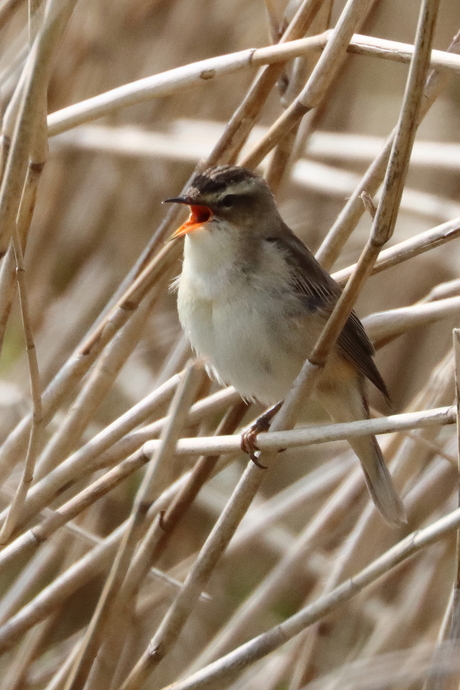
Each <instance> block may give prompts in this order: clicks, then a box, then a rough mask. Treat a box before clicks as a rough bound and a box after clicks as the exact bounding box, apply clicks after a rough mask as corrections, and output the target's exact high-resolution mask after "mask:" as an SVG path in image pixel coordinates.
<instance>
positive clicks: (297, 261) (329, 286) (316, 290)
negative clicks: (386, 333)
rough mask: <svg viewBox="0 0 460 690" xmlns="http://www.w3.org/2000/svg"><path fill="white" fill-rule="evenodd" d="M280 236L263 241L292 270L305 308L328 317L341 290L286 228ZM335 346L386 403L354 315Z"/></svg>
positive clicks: (367, 343)
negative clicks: (284, 259) (268, 244)
mask: <svg viewBox="0 0 460 690" xmlns="http://www.w3.org/2000/svg"><path fill="white" fill-rule="evenodd" d="M283 235H284V236H283ZM283 235H281V236H276V237H267V238H266V240H267V241H269V242H273V243H274V244H276V245H277V246H278V247H279V249H280V250H281V251H282V252H283V254H284V256H285V257H286V260H287V261H288V263H289V264H290V266H291V267H292V273H293V276H294V281H293V283H294V287H295V289H296V290H297V291H298V294H299V297H300V298H301V300H302V302H303V303H304V305H305V308H306V309H307V310H308V311H322V312H324V314H325V316H328V315H329V314H331V312H332V310H333V308H334V306H335V304H336V302H337V300H338V298H339V296H340V293H341V289H340V287H339V286H338V285H337V283H336V282H335V280H334V279H333V278H331V276H330V275H329V273H327V271H325V270H324V268H322V266H321V265H320V264H319V263H318V261H317V260H316V259H315V257H314V256H313V254H312V253H311V252H310V250H309V249H308V248H307V247H306V246H305V245H304V244H303V242H301V240H299V238H298V237H296V235H294V233H293V232H292V231H291V230H290V229H289V228H288V227H287V226H286V228H285V232H283ZM288 240H289V241H288ZM337 344H338V346H339V348H340V349H341V351H342V354H343V355H344V357H346V358H347V359H348V360H350V361H351V362H353V364H354V365H355V366H356V368H357V369H359V371H361V372H362V373H363V374H364V375H365V376H366V377H367V378H368V379H369V380H370V381H372V383H373V384H374V385H375V386H376V387H377V388H378V389H379V390H380V391H381V392H382V393H383V395H384V396H385V398H387V400H389V395H388V391H387V388H386V386H385V382H384V380H383V379H382V376H381V374H380V372H379V370H378V369H377V367H376V365H375V363H374V360H373V359H372V356H373V354H374V348H373V346H372V343H371V341H370V340H369V338H368V336H367V334H366V331H365V330H364V327H363V325H362V323H361V321H360V320H359V318H358V317H357V316H356V314H355V312H352V313H351V314H350V316H349V317H348V320H347V322H346V324H345V326H344V328H343V331H342V332H341V334H340V335H339V338H338V340H337Z"/></svg>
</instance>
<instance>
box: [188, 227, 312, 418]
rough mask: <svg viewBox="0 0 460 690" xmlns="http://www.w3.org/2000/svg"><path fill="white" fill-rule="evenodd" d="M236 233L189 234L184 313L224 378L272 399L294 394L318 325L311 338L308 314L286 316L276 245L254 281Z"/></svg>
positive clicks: (193, 338) (245, 392)
mask: <svg viewBox="0 0 460 690" xmlns="http://www.w3.org/2000/svg"><path fill="white" fill-rule="evenodd" d="M229 238H230V235H229V234H228V233H225V232H213V233H210V232H209V231H207V230H205V229H203V230H198V231H195V232H193V234H191V236H186V238H185V246H184V263H183V269H182V274H181V276H180V279H179V293H178V310H179V318H180V321H181V324H182V327H183V329H184V331H185V334H186V336H187V338H188V339H189V341H190V343H191V345H192V347H193V349H194V350H195V351H196V353H197V354H198V355H200V356H203V357H205V358H207V359H208V360H209V362H210V364H211V366H212V368H213V370H214V371H215V373H216V375H217V378H218V379H219V380H220V381H221V382H222V383H229V384H232V385H233V386H235V388H236V389H237V390H238V391H239V392H240V394H241V395H242V396H243V397H245V398H257V399H258V400H260V401H261V402H264V403H266V404H272V403H275V402H277V401H278V400H281V399H282V398H283V397H284V396H285V395H286V393H287V392H288V390H289V388H290V386H291V384H292V382H293V380H294V378H295V376H296V375H297V374H298V372H299V371H300V368H301V366H302V363H303V361H304V359H305V357H306V356H307V355H308V352H309V346H310V347H311V345H312V344H313V342H314V340H315V337H316V336H317V329H316V328H314V331H315V332H314V333H311V337H307V338H306V334H305V326H304V319H303V318H302V319H300V318H293V317H292V315H291V316H289V315H288V316H286V314H285V313H284V312H285V311H286V309H285V307H286V295H285V294H284V295H283V287H284V286H285V285H286V284H287V280H288V275H287V267H286V265H285V263H284V260H283V259H282V257H280V256H279V254H278V253H277V252H276V250H275V248H273V247H271V246H268V245H267V249H266V256H264V257H262V258H261V261H262V263H263V266H261V271H260V273H259V274H258V278H257V279H251V280H248V278H247V276H246V275H245V274H244V273H243V272H242V271H241V267H239V266H238V265H237V264H236V258H235V251H234V245H233V243H232V242H231V238H230V240H229ZM273 286H275V288H276V286H278V288H279V289H278V290H277V289H275V290H273V289H271V288H273ZM293 300H294V298H293ZM283 315H284V318H283ZM320 326H321V324H319V325H318V329H319V328H320ZM307 341H309V342H307Z"/></svg>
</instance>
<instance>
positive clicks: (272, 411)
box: [241, 400, 283, 470]
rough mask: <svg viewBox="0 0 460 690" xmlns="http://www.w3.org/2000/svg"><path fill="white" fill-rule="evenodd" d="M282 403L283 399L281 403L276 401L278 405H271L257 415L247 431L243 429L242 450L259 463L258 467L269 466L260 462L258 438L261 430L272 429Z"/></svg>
mask: <svg viewBox="0 0 460 690" xmlns="http://www.w3.org/2000/svg"><path fill="white" fill-rule="evenodd" d="M282 404H283V400H281V402H279V403H276V405H273V407H269V408H268V410H266V412H264V413H263V414H261V415H260V417H257V419H256V421H255V422H254V424H251V426H250V427H249V428H248V429H245V431H243V433H242V434H241V450H243V451H244V452H245V453H247V454H248V455H249V457H250V458H251V460H252V462H253V463H254V464H255V465H257V467H260V468H261V469H264V470H266V469H267V468H266V467H265V466H264V465H261V464H260V463H259V461H258V459H257V457H256V454H255V453H256V451H257V450H260V448H258V447H257V444H256V439H257V436H258V435H259V434H260V433H261V431H268V430H269V429H270V424H271V421H272V419H273V417H274V416H275V415H276V413H277V412H278V411H279V409H280V407H281V405H282Z"/></svg>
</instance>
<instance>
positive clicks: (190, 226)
mask: <svg viewBox="0 0 460 690" xmlns="http://www.w3.org/2000/svg"><path fill="white" fill-rule="evenodd" d="M211 218H212V212H211V210H210V209H209V208H208V207H207V206H190V215H189V217H188V220H187V221H186V222H185V223H184V224H183V225H181V226H180V228H177V230H176V232H175V233H173V234H172V235H171V239H172V240H174V239H176V237H182V235H187V234H188V233H189V232H193V231H194V230H197V229H198V228H200V227H201V226H202V225H204V224H205V223H207V222H208V220H210V219H211Z"/></svg>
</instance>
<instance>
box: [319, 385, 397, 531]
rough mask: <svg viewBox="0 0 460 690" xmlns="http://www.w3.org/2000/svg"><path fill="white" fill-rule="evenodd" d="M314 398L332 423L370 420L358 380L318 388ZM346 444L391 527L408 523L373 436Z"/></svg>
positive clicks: (362, 389) (375, 502)
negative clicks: (360, 467)
mask: <svg viewBox="0 0 460 690" xmlns="http://www.w3.org/2000/svg"><path fill="white" fill-rule="evenodd" d="M317 396H318V399H319V401H320V402H321V404H322V405H324V407H325V408H326V410H327V411H328V413H329V414H330V416H331V417H332V419H333V421H335V422H352V421H356V420H358V419H368V418H369V408H368V404H367V400H366V397H365V393H364V382H362V381H360V380H357V381H356V385H353V384H351V382H350V381H348V382H347V384H346V385H345V384H341V385H340V384H339V385H338V386H337V387H336V388H334V389H330V388H327V389H324V388H322V387H319V388H318V389H317ZM348 442H349V444H350V446H351V447H352V448H353V450H354V451H355V453H356V455H357V456H358V458H359V459H360V461H361V465H362V468H363V470H364V477H365V479H366V484H367V488H368V490H369V493H370V495H371V497H372V500H373V501H374V504H375V506H376V508H377V509H378V511H379V512H380V514H381V515H382V517H383V518H384V519H385V520H386V522H388V523H390V524H392V525H401V523H404V522H407V518H406V514H405V511H404V506H403V504H402V501H401V499H400V497H399V496H398V493H397V491H396V489H395V486H394V484H393V480H392V478H391V475H390V473H389V471H388V468H387V466H386V464H385V460H384V459H383V455H382V451H381V450H380V446H379V444H378V443H377V439H376V438H375V436H359V437H355V438H350V439H349V441H348Z"/></svg>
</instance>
